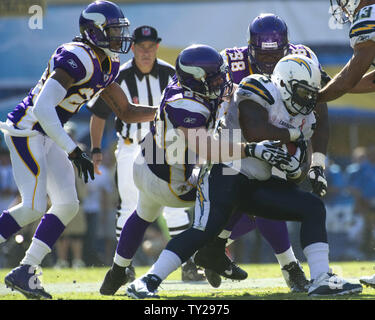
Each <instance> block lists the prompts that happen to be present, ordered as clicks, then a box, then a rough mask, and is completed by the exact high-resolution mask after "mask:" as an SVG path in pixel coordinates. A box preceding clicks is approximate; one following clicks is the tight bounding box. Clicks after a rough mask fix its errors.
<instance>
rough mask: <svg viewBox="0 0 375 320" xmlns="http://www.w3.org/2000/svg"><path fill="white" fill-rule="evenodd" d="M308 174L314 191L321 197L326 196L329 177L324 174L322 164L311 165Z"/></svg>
mask: <svg viewBox="0 0 375 320" xmlns="http://www.w3.org/2000/svg"><path fill="white" fill-rule="evenodd" d="M308 175H309V179H310V182H311V186H312V189H313V193H315V194H317V195H318V196H320V197H324V196H325V195H326V193H327V179H326V176H325V174H324V169H323V168H322V167H321V166H314V167H311V168H310V170H309V172H308Z"/></svg>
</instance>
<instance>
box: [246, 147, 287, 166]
mask: <svg viewBox="0 0 375 320" xmlns="http://www.w3.org/2000/svg"><path fill="white" fill-rule="evenodd" d="M245 154H246V155H247V156H248V157H253V158H258V159H259V160H263V161H266V162H268V163H269V164H270V165H271V166H274V167H276V168H278V169H279V170H282V171H284V168H285V166H287V165H288V164H289V163H290V161H291V160H292V159H291V156H290V155H289V153H288V152H287V151H285V150H284V149H283V148H281V146H280V142H279V141H268V140H265V141H262V142H258V143H255V142H251V143H248V144H246V147H245ZM282 166H283V168H282Z"/></svg>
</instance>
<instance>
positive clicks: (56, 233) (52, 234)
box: [34, 213, 65, 249]
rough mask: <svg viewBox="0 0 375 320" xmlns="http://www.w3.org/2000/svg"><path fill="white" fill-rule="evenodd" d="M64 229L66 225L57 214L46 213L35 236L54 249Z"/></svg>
mask: <svg viewBox="0 0 375 320" xmlns="http://www.w3.org/2000/svg"><path fill="white" fill-rule="evenodd" d="M64 230H65V226H64V224H63V223H62V222H61V221H60V219H59V218H58V217H57V216H55V215H54V214H52V213H46V214H45V215H44V217H43V218H42V220H41V221H40V223H39V225H38V228H37V229H36V231H35V234H34V238H36V239H39V240H40V241H43V242H44V243H45V244H46V245H48V246H49V247H50V248H51V249H52V247H53V245H54V244H55V242H56V241H57V239H58V238H59V237H60V235H61V234H62V233H63V232H64Z"/></svg>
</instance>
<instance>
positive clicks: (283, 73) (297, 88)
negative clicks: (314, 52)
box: [271, 54, 321, 115]
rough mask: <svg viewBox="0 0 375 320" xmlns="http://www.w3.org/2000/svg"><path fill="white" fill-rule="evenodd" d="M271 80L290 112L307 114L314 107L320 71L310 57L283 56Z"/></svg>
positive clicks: (318, 87)
mask: <svg viewBox="0 0 375 320" xmlns="http://www.w3.org/2000/svg"><path fill="white" fill-rule="evenodd" d="M271 80H272V82H273V83H274V84H275V85H276V86H277V88H278V89H279V92H280V94H281V97H282V99H283V101H284V103H285V105H286V107H287V108H288V110H289V111H290V112H291V113H293V114H297V113H301V114H303V115H308V114H309V113H311V111H312V110H313V109H314V108H315V105H316V100H317V96H318V91H319V89H320V87H321V85H320V82H321V73H320V69H319V66H318V65H317V64H316V63H315V62H314V61H313V60H311V59H310V58H307V57H306V56H302V55H298V54H291V55H288V56H285V57H284V58H282V59H280V60H279V62H278V63H277V64H276V66H275V69H274V70H273V73H272V76H271Z"/></svg>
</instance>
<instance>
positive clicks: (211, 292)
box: [0, 262, 375, 300]
mask: <svg viewBox="0 0 375 320" xmlns="http://www.w3.org/2000/svg"><path fill="white" fill-rule="evenodd" d="M374 265H375V263H374V262H340V263H332V264H331V267H332V268H333V269H334V272H335V273H336V274H338V275H339V276H342V277H344V278H345V279H347V280H351V281H353V282H358V279H359V277H361V276H363V275H372V274H373V273H374V272H375V270H374ZM242 267H243V268H245V269H246V271H247V272H248V274H249V277H248V279H246V280H244V281H241V282H233V281H231V280H224V281H223V283H222V285H221V287H220V288H217V289H214V288H212V287H210V285H209V284H208V283H207V282H205V281H202V282H190V283H186V282H182V281H181V280H180V279H181V271H180V270H177V271H175V272H174V273H172V274H171V275H170V276H169V277H168V279H166V281H164V282H163V283H162V285H161V287H160V288H159V295H160V297H161V299H162V300H327V299H329V300H374V299H375V289H372V288H366V287H364V289H363V292H362V294H360V295H353V296H343V297H329V298H327V297H323V298H312V297H308V296H307V294H303V293H290V292H289V290H288V288H287V287H286V285H285V282H284V280H283V278H282V277H281V272H280V268H279V266H278V265H276V264H251V265H242ZM303 267H304V270H305V272H306V273H307V276H308V277H309V274H308V271H307V270H308V267H307V265H306V264H303ZM147 269H148V267H146V268H145V267H142V268H141V267H137V268H136V273H137V276H141V275H142V274H144V273H145V272H146V271H147ZM107 270H108V268H85V269H78V270H72V269H61V270H55V269H47V268H45V269H43V276H42V283H43V286H44V288H45V289H46V290H47V291H48V292H49V293H51V294H52V296H53V299H54V300H129V299H130V298H128V297H127V296H125V286H124V287H122V288H120V290H119V291H118V292H117V294H116V295H115V296H102V295H100V294H99V287H100V285H101V282H102V280H103V278H104V275H105V273H106V271H107ZM7 272H9V270H7V269H1V270H0V279H1V284H0V300H25V298H24V296H23V295H21V294H20V293H18V292H15V291H11V290H10V289H7V288H6V287H5V285H4V283H3V279H4V277H5V275H6V274H7Z"/></svg>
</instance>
